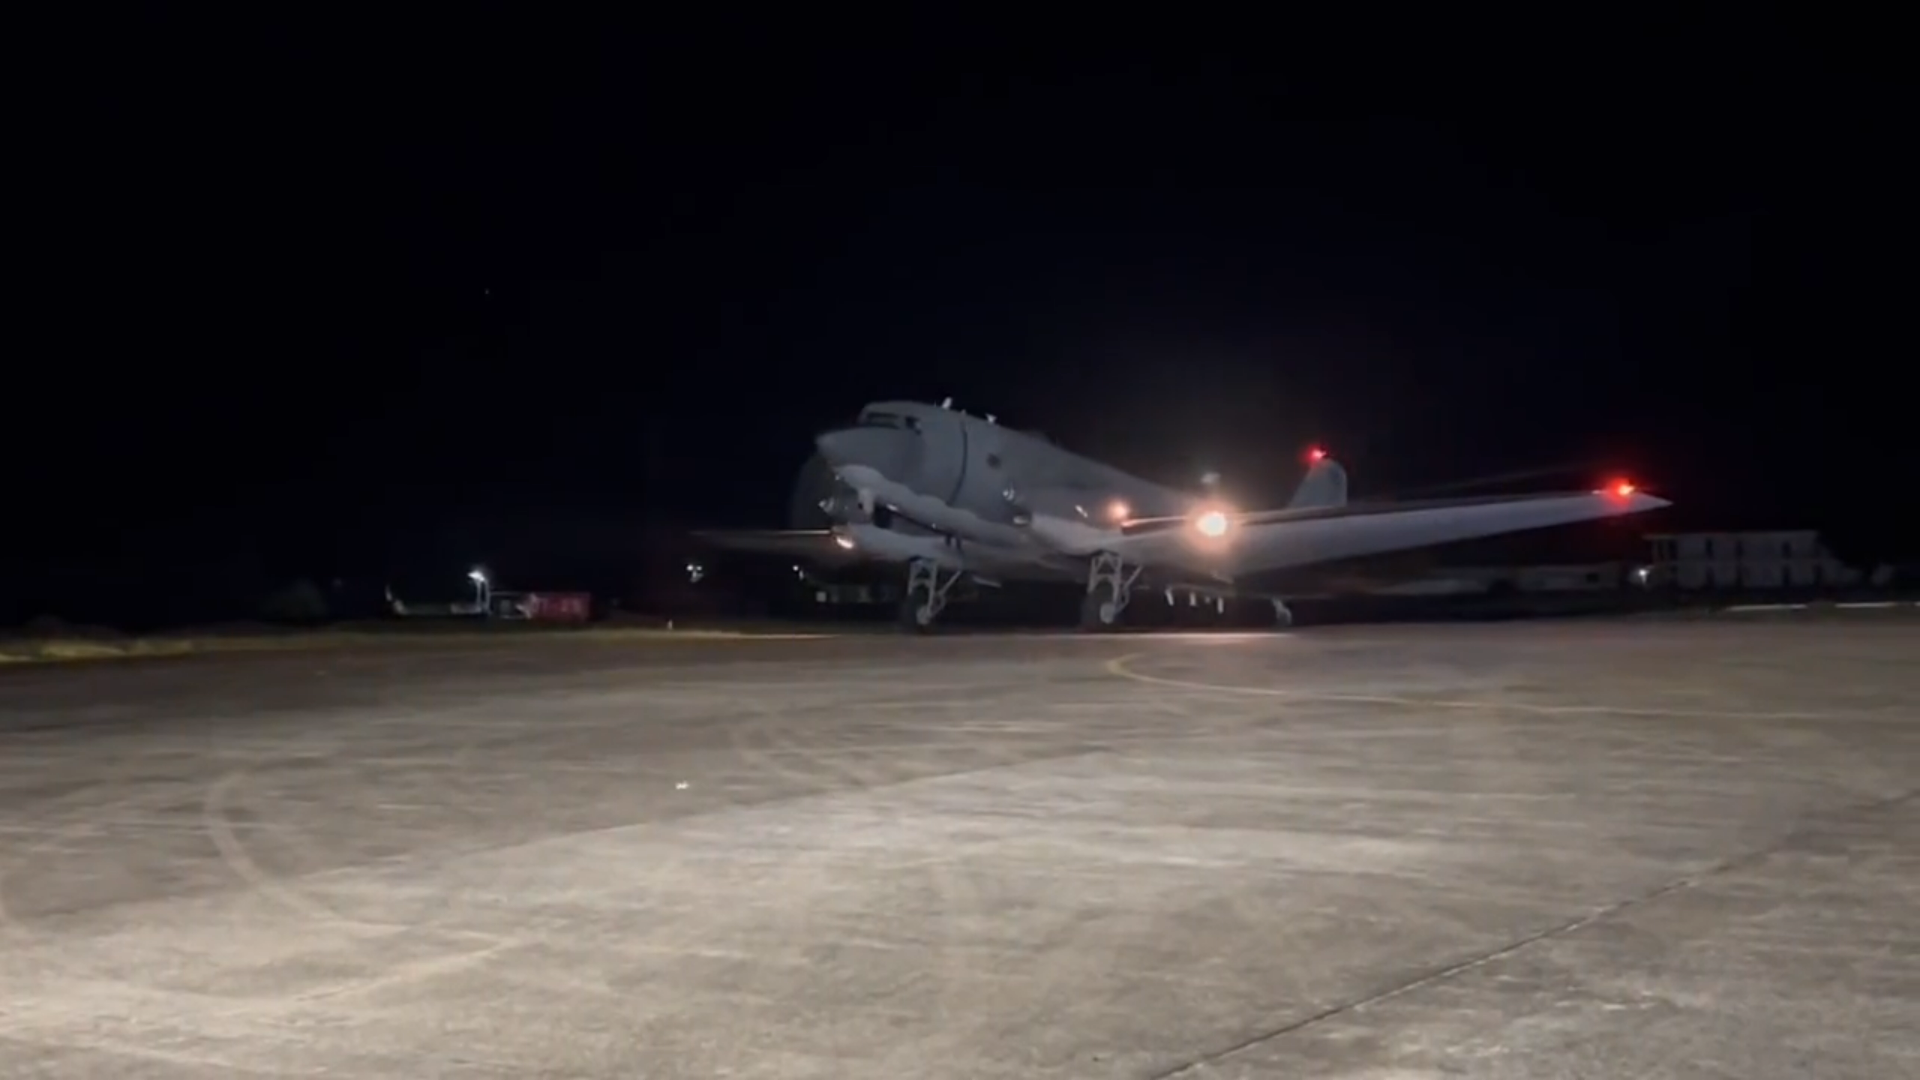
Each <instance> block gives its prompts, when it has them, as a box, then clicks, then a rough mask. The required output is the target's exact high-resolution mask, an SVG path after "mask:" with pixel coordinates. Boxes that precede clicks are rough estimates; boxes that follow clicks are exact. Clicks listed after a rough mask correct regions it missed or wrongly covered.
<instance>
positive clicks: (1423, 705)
mask: <svg viewBox="0 0 1920 1080" xmlns="http://www.w3.org/2000/svg"><path fill="white" fill-rule="evenodd" d="M1146 655H1147V654H1146V653H1129V654H1128V655H1126V656H1118V657H1115V658H1114V659H1112V660H1109V661H1107V663H1106V665H1105V666H1106V670H1107V673H1108V674H1109V675H1114V676H1117V677H1118V678H1122V679H1128V680H1131V681H1133V682H1137V683H1145V684H1147V685H1149V686H1165V687H1170V688H1172V689H1176V690H1195V691H1206V692H1211V693H1216V694H1244V695H1247V696H1250V697H1267V698H1277V699H1280V700H1285V701H1307V702H1325V703H1328V704H1335V705H1384V706H1391V707H1395V708H1411V709H1451V710H1471V711H1475V712H1500V711H1505V712H1521V713H1532V714H1534V715H1536V716H1581V715H1584V716H1631V717H1644V718H1654V717H1661V718H1680V719H1696V720H1760V721H1764V720H1852V721H1859V720H1873V719H1876V718H1875V717H1872V716H1867V715H1863V714H1859V713H1830V712H1742V711H1735V710H1711V709H1645V708H1635V707H1632V706H1627V705H1540V704H1535V703H1531V702H1524V701H1491V700H1474V699H1463V698H1420V697H1405V696H1400V695H1393V694H1343V693H1328V692H1325V691H1319V690H1287V689H1283V688H1281V687H1277V686H1237V685H1234V684H1232V683H1204V682H1194V681H1192V680H1188V679H1169V678H1167V677H1166V676H1164V675H1148V674H1145V673H1143V672H1139V671H1135V670H1134V669H1133V664H1134V663H1135V662H1136V661H1139V660H1141V659H1144V658H1145V657H1146Z"/></svg>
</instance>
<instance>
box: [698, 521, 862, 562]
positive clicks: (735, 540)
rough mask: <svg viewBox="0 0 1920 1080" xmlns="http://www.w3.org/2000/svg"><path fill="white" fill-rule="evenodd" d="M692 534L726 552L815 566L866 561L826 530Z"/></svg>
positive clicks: (703, 532)
mask: <svg viewBox="0 0 1920 1080" xmlns="http://www.w3.org/2000/svg"><path fill="white" fill-rule="evenodd" d="M693 535H694V538H695V539H697V540H700V541H702V542H704V543H707V544H711V545H713V546H714V547H717V548H723V549H725V550H728V551H742V552H748V553H750V554H755V555H779V556H783V557H785V558H788V559H791V560H792V561H794V562H803V563H808V564H811V565H814V566H827V567H836V566H851V565H853V564H854V563H858V562H862V561H864V560H865V559H866V555H864V554H863V553H862V552H860V551H857V550H855V549H853V548H850V547H848V546H846V545H845V544H843V543H841V542H840V541H839V540H838V539H836V538H835V537H834V535H833V533H831V532H829V531H827V530H826V529H704V530H700V531H697V532H695V533H694V534H693Z"/></svg>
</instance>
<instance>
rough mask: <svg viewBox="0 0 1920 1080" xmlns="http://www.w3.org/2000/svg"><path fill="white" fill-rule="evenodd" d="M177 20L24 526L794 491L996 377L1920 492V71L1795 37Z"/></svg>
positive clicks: (193, 529)
mask: <svg viewBox="0 0 1920 1080" xmlns="http://www.w3.org/2000/svg"><path fill="white" fill-rule="evenodd" d="M1256 26H1261V27H1265V28H1264V29H1260V30H1256V29H1254V27H1256ZM147 29H148V30H150V31H151V36H148V37H144V38H143V37H142V35H139V34H132V33H130V34H129V35H128V36H127V37H125V38H124V39H122V40H119V41H116V42H115V43H113V44H112V45H111V46H108V47H103V48H102V49H100V50H97V51H96V53H95V54H94V55H92V56H90V58H89V61H88V63H89V66H88V67H87V69H86V70H88V71H92V72H97V73H98V75H97V77H93V78H82V77H79V76H77V75H76V77H74V78H72V79H69V80H68V81H66V82H65V83H63V84H62V86H63V89H62V90H61V91H60V93H59V94H55V95H53V96H52V97H50V98H49V102H50V104H49V106H48V111H47V113H46V119H44V120H43V123H44V130H45V132H46V133H47V134H48V135H49V141H48V145H49V147H50V149H49V150H48V152H47V153H46V154H44V155H42V156H41V158H40V161H41V164H40V166H39V167H38V172H39V174H40V175H43V176H45V177H46V178H47V179H48V181H49V183H48V187H47V189H46V191H47V197H46V199H45V200H44V201H43V202H42V203H41V204H40V205H42V206H44V207H45V208H46V213H45V214H43V215H41V220H42V222H43V223H44V226H45V231H44V233H37V235H43V236H45V237H47V238H48V243H47V244H46V246H45V247H44V248H39V247H36V248H35V251H36V253H37V254H36V255H35V258H36V259H37V260H38V262H37V265H36V273H35V274H34V277H35V278H36V280H37V285H36V286H34V287H33V289H32V290H31V291H30V292H28V293H26V294H24V295H27V296H30V297H32V298H33V302H34V304H36V305H37V306H39V307H40V309H41V312H40V313H41V314H43V315H47V316H51V317H52V318H53V319H54V320H55V321H57V323H58V324H59V325H60V326H61V330H60V331H59V332H58V333H56V334H54V335H49V336H38V335H36V336H38V343H37V344H32V345H30V346H28V347H27V348H24V349H23V350H22V351H21V352H20V353H19V354H17V357H16V363H15V364H13V365H10V367H9V370H10V374H13V375H14V376H15V377H16V379H17V380H18V381H16V382H15V385H14V386H13V387H12V392H11V393H10V395H9V396H10V398H11V404H12V405H13V408H12V409H11V410H10V413H11V414H12V421H11V423H12V424H13V429H12V431H11V434H10V439H11V440H12V441H15V442H17V443H18V445H19V447H20V449H19V451H18V452H17V453H16V455H14V460H15V462H16V464H18V463H20V462H22V461H31V462H32V463H33V465H32V467H31V468H30V469H27V470H23V471H25V472H26V473H28V475H27V476H26V477H25V478H24V480H21V481H18V482H16V483H15V498H14V503H15V509H16V510H21V511H24V512H23V513H22V514H21V516H20V518H19V520H21V521H30V522H33V523H35V525H34V527H33V528H32V529H30V530H25V531H21V530H16V531H15V535H14V536H12V537H11V538H10V541H9V542H10V543H11V544H13V545H14V546H15V547H16V548H18V549H19V553H18V554H17V555H16V557H15V559H14V563H13V565H14V566H15V567H16V569H17V568H19V567H24V566H37V565H41V563H44V562H45V560H47V559H58V560H59V561H61V562H62V563H63V565H75V564H76V563H84V562H85V561H86V560H87V559H99V560H109V561H111V560H117V561H118V563H119V564H125V563H126V561H127V560H128V559H130V558H134V557H135V556H133V555H132V554H130V552H131V551H133V550H134V549H140V550H142V551H146V550H147V549H149V547H150V548H151V550H152V551H153V552H161V551H162V550H163V549H164V550H165V551H171V552H181V551H195V550H198V551H202V552H204V551H209V550H214V549H220V550H227V549H229V548H232V547H234V546H235V545H236V544H240V545H244V546H247V547H249V548H250V549H251V550H252V551H253V552H254V553H255V556H256V557H259V558H265V559H267V560H268V561H269V562H270V563H272V564H273V565H274V566H275V567H276V568H285V569H289V570H294V571H301V572H306V571H307V570H309V569H311V570H312V571H313V572H319V573H329V572H333V571H335V570H338V569H340V568H341V567H342V566H346V567H349V568H359V569H371V568H372V567H374V566H376V565H377V564H378V562H379V560H380V558H382V557H383V556H382V554H381V553H382V552H390V551H391V550H393V548H394V544H395V543H396V542H397V541H396V537H399V538H401V540H404V538H405V536H406V535H407V534H408V533H409V531H410V530H421V529H428V528H435V527H439V528H445V527H446V526H447V523H448V522H480V523H481V524H474V525H471V526H468V525H461V526H460V527H462V528H467V527H471V528H474V529H478V530H481V532H484V531H485V529H486V528H489V527H493V528H504V527H507V524H509V523H510V524H511V525H512V526H513V527H516V528H521V529H527V528H541V527H547V526H548V525H549V524H550V525H551V527H553V528H556V529H569V530H591V529H596V528H608V529H611V528H617V527H618V528H623V527H627V526H630V525H632V524H634V523H636V522H664V523H679V524H715V525H759V526H777V525H781V524H783V522H782V520H781V517H782V513H783V509H784V506H785V501H786V498H787V495H788V493H789V490H790V488H791V486H792V482H793V478H794V475H795V473H796V471H797V470H798V468H799V466H800V464H801V462H802V460H803V459H804V457H805V456H806V453H807V451H808V449H809V446H808V438H809V436H810V435H811V434H812V433H813V432H815V431H817V430H819V429H821V428H823V427H825V426H828V425H830V424H833V423H835V422H838V421H841V420H844V419H846V418H847V417H849V416H850V415H851V414H852V413H853V411H854V410H855V409H857V408H858V406H859V405H860V404H861V403H862V402H864V401H867V400H870V399H874V398H888V397H917V398H931V399H936V400H937V399H938V398H940V397H945V396H948V395H951V396H952V397H954V398H955V400H956V404H958V405H960V406H963V407H966V408H969V409H970V410H973V411H980V412H993V413H996V414H997V415H998V416H999V417H1000V418H1001V420H1002V422H1005V423H1009V424H1013V425H1015V426H1019V427H1027V428H1039V429H1041V430H1044V431H1046V432H1048V433H1049V434H1050V435H1052V436H1053V437H1055V438H1056V439H1058V440H1059V441H1061V442H1064V443H1066V444H1068V445H1070V446H1072V447H1074V448H1075V449H1080V450H1083V451H1085V452H1087V453H1090V454H1092V455H1094V456H1097V457H1102V458H1106V459H1109V460H1112V461H1114V462H1116V463H1118V464H1121V465H1123V466H1127V467H1130V468H1133V469H1135V470H1136V471H1139V472H1141V473H1143V474H1146V475H1150V476H1154V477H1156V478H1163V479H1166V480H1170V481H1176V482H1183V483H1184V482H1190V481H1191V480H1193V479H1194V478H1196V477H1197V476H1198V474H1199V472H1200V471H1201V470H1203V469H1209V468H1211V469H1218V470H1219V471H1220V472H1222V473H1223V474H1224V475H1225V477H1226V478H1227V482H1228V483H1229V485H1231V486H1233V487H1234V489H1235V490H1236V491H1241V492H1244V493H1246V494H1247V496H1248V497H1249V499H1251V500H1252V501H1267V500H1272V501H1275V502H1277V501H1280V500H1283V499H1284V498H1285V496H1286V494H1287V489H1288V487H1289V486H1290V484H1291V482H1292V479H1293V477H1294V476H1295V475H1296V473H1297V470H1298V457H1299V453H1300V451H1301V449H1302V448H1303V447H1305V446H1306V445H1308V444H1309V443H1314V442H1323V443H1325V444H1326V445H1328V446H1330V447H1332V448H1333V449H1334V450H1335V452H1336V453H1338V454H1340V455H1341V456H1342V457H1343V458H1344V459H1345V460H1346V461H1347V463H1348V465H1349V467H1350V469H1351V471H1352V473H1353V477H1354V489H1355V493H1356V495H1359V496H1365V495H1394V494H1400V493H1409V492H1414V491H1418V490H1421V489H1425V488H1428V487H1430V486H1433V485H1438V484H1443V483H1445V482H1447V481H1450V480H1455V479H1460V478H1467V477H1474V476H1485V475H1489V474H1497V473H1503V472H1511V471H1516V470H1524V469H1532V468H1540V467H1545V466H1552V465H1558V464H1563V463H1565V464H1574V465H1577V466H1579V468H1576V469H1575V470H1574V471H1573V472H1572V473H1571V474H1569V476H1567V477H1565V478H1562V481H1561V482H1577V483H1580V484H1585V483H1586V482H1587V481H1588V480H1590V479H1594V478H1596V477H1597V476H1598V474H1600V473H1602V472H1605V473H1612V472H1615V471H1629V472H1631V473H1632V474H1633V475H1635V476H1636V477H1639V478H1641V479H1643V480H1644V481H1645V482H1646V483H1647V484H1648V485H1649V486H1651V487H1653V488H1655V489H1656V490H1659V491H1660V492H1661V493H1663V494H1667V495H1669V496H1671V497H1672V498H1674V499H1675V500H1676V501H1678V502H1679V503H1680V504H1681V505H1682V509H1683V510H1684V513H1685V515H1686V517H1685V521H1684V523H1685V524H1695V525H1711V524H1719V523H1725V524H1727V525H1733V526H1739V525H1757V526H1795V525H1801V524H1807V525H1817V526H1826V527H1828V528H1830V529H1834V530H1850V531H1852V532H1858V531H1860V529H1861V528H1862V527H1863V526H1872V527H1875V528H1878V527H1880V525H1881V524H1886V523H1876V522H1875V521H1874V520H1873V515H1871V514H1865V513H1862V512H1861V508H1862V507H1863V505H1865V504H1866V501H1867V500H1869V499H1872V498H1874V497H1876V496H1881V497H1884V496H1887V495H1889V494H1890V493H1897V492H1900V491H1905V492H1906V493H1907V494H1905V495H1903V496H1901V497H1899V498H1898V499H1897V500H1895V501H1894V502H1893V503H1891V504H1890V506H1891V507H1892V509H1890V510H1889V509H1886V508H1883V509H1882V513H1883V514H1884V515H1885V516H1886V517H1887V518H1888V519H1889V520H1891V519H1895V518H1897V519H1899V520H1897V521H1892V522H1891V524H1886V527H1887V528H1888V529H1889V530H1890V534H1891V532H1898V531H1899V530H1901V529H1904V530H1906V532H1907V534H1909V535H1910V534H1911V532H1912V527H1911V526H1910V525H1907V524H1906V520H1905V519H1906V518H1907V517H1909V516H1910V515H1907V514H1906V512H1905V510H1904V509H1901V508H1899V504H1900V503H1903V502H1907V501H1911V498H1912V495H1911V492H1912V489H1913V481H1914V480H1915V479H1916V478H1917V477H1920V469H1917V468H1916V464H1917V462H1916V454H1915V451H1914V449H1913V440H1912V437H1911V426H1912V415H1913V414H1912V406H1911V404H1910V402H1911V401H1912V400H1913V398H1912V397H1911V395H1908V394H1907V393H1906V391H1905V381H1904V375H1905V372H1906V369H1907V368H1909V367H1910V366H1911V364H1912V357H1913V355H1914V349H1913V347H1912V344H1911V343H1910V341H1909V338H1910V336H1911V333H1910V330H1909V329H1908V326H1907V322H1908V321H1909V320H1907V319H1905V318H1903V317H1902V316H1901V315H1900V311H1901V309H1903V308H1904V307H1906V306H1907V305H1908V304H1909V303H1910V301H1909V296H1910V290H1909V289H1908V288H1906V287H1905V286H1904V285H1903V282H1905V281H1908V280H1910V278H1911V275H1910V273H1906V272H1904V271H1903V270H1901V269H1900V268H1902V267H1905V266H1908V265H1910V263H1911V250H1912V248H1911V241H1912V239H1913V230H1912V228H1911V224H1912V215H1911V211H1910V210H1909V209H1907V208H1906V207H1905V206H1904V205H1903V204H1902V203H1901V200H1900V198H1899V197H1898V196H1899V194H1900V192H1901V191H1903V190H1906V188H1905V184H1906V179H1905V177H1906V176H1908V175H1910V174H1909V173H1907V172H1904V171H1902V169H1903V167H1900V166H1898V165H1897V163H1898V161H1899V160H1900V159H1901V158H1902V156H1903V154H1902V147H1901V144H1902V143H1903V142H1904V141H1905V136H1904V135H1901V136H1899V137H1895V135H1894V133H1895V132H1896V131H1899V130H1900V126H1899V125H1897V124H1896V123H1895V117H1896V114H1895V106H1894V105H1893V104H1892V100H1891V95H1892V94H1893V93H1894V91H1895V89H1896V86H1895V82H1894V79H1893V77H1892V76H1891V74H1885V75H1883V74H1881V69H1879V68H1877V67H1876V66H1875V65H1874V64H1873V63H1870V62H1866V61H1864V60H1863V58H1862V57H1861V56H1860V55H1859V54H1857V53H1855V52H1852V51H1849V49H1843V48H1841V47H1839V46H1837V45H1836V46H1833V47H1831V48H1829V47H1827V46H1826V45H1824V44H1822V43H1820V42H1817V41H1812V40H1809V39H1807V38H1805V37H1804V36H1802V35H1800V34H1799V33H1798V32H1797V31H1795V30H1794V29H1793V28H1768V27H1765V26H1761V27H1759V28H1757V29H1756V28H1755V24H1754V23H1752V22H1751V21H1749V20H1747V19H1744V18H1743V19H1742V21H1741V24H1740V26H1739V28H1737V30H1736V29H1734V28H1730V27H1727V26H1723V25H1712V26H1707V25H1702V26H1697V27H1682V26H1662V27H1659V28H1651V29H1650V28H1646V27H1622V28H1618V29H1616V30H1614V31H1612V32H1610V33H1604V34H1603V33H1602V32H1601V31H1597V30H1593V29H1592V28H1577V29H1576V28H1573V27H1570V26H1569V27H1553V26H1547V25H1544V24H1543V25H1541V26H1537V27H1531V28H1529V27H1522V26H1507V27H1506V28H1505V30H1504V31H1502V30H1500V29H1498V28H1495V27H1489V28H1486V29H1485V30H1484V31H1482V30H1479V29H1475V28H1469V27H1464V26H1456V27H1453V28H1452V30H1451V31H1450V35H1451V36H1448V35H1443V34H1440V33H1439V31H1437V30H1436V31H1434V32H1433V33H1432V34H1425V33H1421V32H1412V33H1410V34H1409V35H1408V36H1407V37H1406V39H1404V40H1402V41H1399V42H1397V43H1393V44H1388V43H1385V42H1382V41H1380V40H1377V39H1375V38H1373V37H1364V38H1362V37H1354V36H1351V35H1350V34H1349V35H1347V36H1343V37H1337V38H1323V37H1321V36H1320V35H1318V34H1315V33H1309V32H1307V31H1306V30H1305V29H1303V28H1296V29H1292V30H1283V29H1282V28H1280V27H1277V26H1266V24H1264V23H1257V24H1251V25H1250V26H1249V27H1247V28H1244V29H1242V30H1237V31H1236V30H1231V29H1229V28H1226V27H1222V28H1219V29H1218V30H1215V31H1209V34H1210V35H1211V36H1210V38H1206V39H1196V41H1195V42H1193V46H1194V47H1193V48H1191V49H1186V48H1180V49H1175V48H1173V47H1171V46H1165V47H1163V48H1154V49H1148V48H1147V47H1146V45H1145V43H1144V42H1145V40H1146V39H1143V42H1142V43H1141V44H1139V45H1136V46H1134V47H1132V48H1125V47H1120V46H1119V45H1118V44H1114V45H1113V46H1112V47H1107V46H1104V45H1103V46H1102V47H1099V48H1095V47H1092V46H1088V45H1085V44H1082V45H1081V46H1080V47H1077V48H1073V49H1068V48H1065V47H1064V46H1063V45H1062V43H1063V42H1065V41H1070V40H1073V39H1075V38H1079V37H1082V36H1083V35H1082V33H1081V32H1080V31H1079V30H1074V31H1072V32H1071V33H1068V34H1066V36H1065V37H1062V38H1060V39H1058V40H1057V41H1043V40H1042V39H1041V37H1040V36H1038V35H1037V32H1033V33H1030V32H1028V31H1026V30H1023V31H1022V32H1020V33H1018V34H1014V33H1011V32H1008V31H1007V30H1005V29H1001V30H998V31H991V32H988V31H973V32H967V33H962V32H960V31H958V30H956V29H954V28H951V27H942V28H937V29H935V28H928V27H920V28H917V29H914V30H912V31H909V30H907V29H906V28H897V27H882V26H877V25H850V26H848V27H829V26H824V25H814V26H809V27H797V26H795V27H772V26H765V27H757V28H754V29H751V30H746V29H741V28H735V29H733V30H731V31H729V32H725V33H721V32H706V33H695V32H692V31H683V30H678V29H676V30H672V31H667V30H663V29H660V28H651V29H648V30H646V31H645V32H640V31H638V30H636V31H633V32H632V34H631V36H629V35H627V34H620V35H615V34H611V33H590V32H588V31H587V30H586V29H585V28H578V36H577V38H576V39H574V40H566V39H564V38H563V37H561V36H560V35H556V34H552V33H547V34H538V35H536V34H533V33H530V32H528V33H522V32H520V31H519V30H518V29H517V28H515V27H512V26H502V25H494V26H491V27H489V28H487V31H486V32H485V33H484V34H483V33H479V32H473V31H471V30H470V28H467V27H462V26H459V25H453V26H445V27H438V28H435V29H434V30H433V31H432V32H431V33H423V34H417V35H416V34H412V33H409V34H407V35H404V37H405V40H404V41H403V40H400V38H401V37H402V35H397V34H396V35H392V37H391V41H390V43H388V44H379V45H370V44H368V41H369V39H374V38H379V39H380V40H388V39H387V37H386V36H384V35H375V34H371V33H367V34H355V35H352V36H351V37H349V38H347V39H346V40H343V41H326V42H323V41H321V40H320V39H319V38H318V37H316V36H314V35H311V34H308V33H306V32H305V31H299V32H296V31H295V30H292V29H288V28H277V29H275V30H272V31H270V32H269V31H266V30H265V29H263V28H247V33H249V34H251V33H253V32H254V31H255V30H258V31H259V35H260V36H259V38H258V40H257V41H255V42H254V43H253V44H250V45H248V46H246V47H243V48H231V47H226V46H224V45H218V46H217V45H216V43H215V42H213V41H211V40H209V39H207V38H206V37H205V34H206V33H212V31H213V28H211V27H209V28H199V29H189V28H185V27H178V26H167V27H158V26H155V27H150V28H147ZM1068 29H1069V28H1067V27H1055V28H1053V30H1054V32H1056V33H1065V32H1066V31H1067V30H1068ZM1145 29H1150V28H1142V30H1143V31H1144V30H1145ZM227 32H228V33H234V32H238V31H237V29H236V28H231V27H230V28H228V30H227ZM1502 33H1504V34H1506V35H1509V36H1507V37H1502V36H1500V35H1501V34H1502ZM1512 35H1518V36H1512ZM1455 39H1458V40H1455ZM159 42H164V43H166V46H167V47H165V48H149V47H148V46H149V45H153V44H155V43H159ZM827 42H831V43H830V44H829V43H827ZM1057 45H1060V46H1062V47H1056V46H1057ZM1546 482H1547V483H1549V484H1551V483H1553V481H1546ZM486 522H491V523H492V524H491V525H490V526H489V525H486V524H484V523H486ZM485 542H486V541H485V540H484V538H477V539H475V540H474V541H473V543H474V544H475V545H476V546H477V547H479V548H484V546H485ZM139 557H140V558H145V559H148V560H149V561H150V562H155V564H156V565H158V564H159V563H164V562H165V560H166V559H169V558H173V557H174V556H173V555H167V554H150V555H141V556H139ZM36 560H39V561H38V562H36ZM22 572H24V571H22Z"/></svg>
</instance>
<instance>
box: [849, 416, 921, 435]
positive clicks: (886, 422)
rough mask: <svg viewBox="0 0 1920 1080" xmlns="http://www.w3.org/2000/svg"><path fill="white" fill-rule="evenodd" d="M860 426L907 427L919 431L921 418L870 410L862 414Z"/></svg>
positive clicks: (909, 429)
mask: <svg viewBox="0 0 1920 1080" xmlns="http://www.w3.org/2000/svg"><path fill="white" fill-rule="evenodd" d="M859 426H860V427H883V428H905V429H906V430H908V431H919V430H920V419H919V417H915V416H901V415H899V414H897V413H888V412H869V413H861V414H860V421H859Z"/></svg>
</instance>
